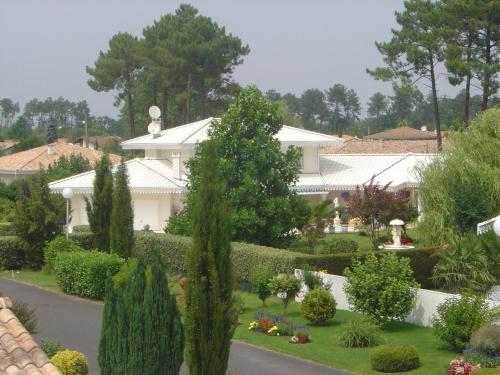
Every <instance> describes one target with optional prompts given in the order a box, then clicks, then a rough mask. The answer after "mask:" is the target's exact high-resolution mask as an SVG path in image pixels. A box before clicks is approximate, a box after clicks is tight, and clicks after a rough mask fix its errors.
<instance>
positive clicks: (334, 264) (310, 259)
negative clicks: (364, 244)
mask: <svg viewBox="0 0 500 375" xmlns="http://www.w3.org/2000/svg"><path fill="white" fill-rule="evenodd" d="M74 235H75V234H73V235H72V237H71V238H72V239H73V240H74V241H76V242H80V244H82V239H83V233H78V236H82V237H80V238H76V237H73V236H74ZM191 244H192V241H191V238H190V237H184V236H177V235H173V234H165V233H153V232H136V236H135V254H139V253H143V254H145V255H146V257H149V256H151V254H153V251H154V250H155V249H158V250H159V251H160V254H162V257H163V261H164V262H165V264H166V266H167V268H168V270H169V271H172V272H183V271H184V270H185V268H184V258H185V254H186V253H187V251H188V250H189V248H190V246H191ZM232 246H233V249H232V252H231V259H232V264H233V271H234V273H235V276H236V278H237V279H238V280H240V281H249V280H250V274H251V272H252V271H253V270H254V269H255V268H256V267H257V266H260V265H262V266H267V267H269V268H270V269H271V272H272V273H273V274H274V275H277V274H279V273H291V272H293V270H294V269H295V268H302V267H304V266H312V267H314V268H315V269H326V270H328V272H329V273H331V274H334V275H343V274H344V270H345V269H346V267H350V266H351V264H352V259H353V258H354V257H356V256H363V255H362V254H352V253H351V254H332V255H305V254H301V253H296V252H292V251H288V250H284V249H276V248H272V247H266V246H258V245H253V244H247V243H242V242H233V243H232ZM82 247H85V246H83V245H82ZM437 251H439V249H436V248H423V249H410V250H400V251H397V252H396V255H398V256H404V257H408V258H410V265H411V267H412V269H413V272H414V277H415V279H416V280H417V281H418V282H419V284H420V285H421V287H422V288H430V287H432V285H433V284H432V283H431V281H430V277H431V275H432V268H433V267H434V265H435V264H436V263H437V258H436V257H435V256H434V254H435V253H436V252H437ZM390 252H394V251H392V250H383V251H377V252H376V253H375V255H376V256H380V255H382V254H386V253H390Z"/></svg>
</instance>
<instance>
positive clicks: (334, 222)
mask: <svg viewBox="0 0 500 375" xmlns="http://www.w3.org/2000/svg"><path fill="white" fill-rule="evenodd" d="M333 205H334V206H335V208H339V198H338V197H335V199H334V200H333ZM333 225H335V226H336V227H339V226H340V216H339V211H338V210H335V219H333Z"/></svg>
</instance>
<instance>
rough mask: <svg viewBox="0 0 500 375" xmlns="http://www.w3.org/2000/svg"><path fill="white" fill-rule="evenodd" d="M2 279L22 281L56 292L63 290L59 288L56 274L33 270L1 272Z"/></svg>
mask: <svg viewBox="0 0 500 375" xmlns="http://www.w3.org/2000/svg"><path fill="white" fill-rule="evenodd" d="M0 277H4V278H6V279H10V280H17V281H22V282H24V283H27V284H32V285H36V286H39V287H41V288H45V289H51V290H56V291H58V292H60V291H61V289H60V288H59V287H58V286H57V283H56V276H55V274H51V273H48V272H45V271H33V270H18V271H1V272H0Z"/></svg>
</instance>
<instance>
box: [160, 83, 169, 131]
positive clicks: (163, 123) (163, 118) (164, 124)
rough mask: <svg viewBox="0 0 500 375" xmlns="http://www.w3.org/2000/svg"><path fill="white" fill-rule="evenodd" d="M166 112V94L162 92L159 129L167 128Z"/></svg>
mask: <svg viewBox="0 0 500 375" xmlns="http://www.w3.org/2000/svg"><path fill="white" fill-rule="evenodd" d="M167 110H168V92H167V90H165V91H163V95H162V102H161V128H162V129H166V128H167Z"/></svg>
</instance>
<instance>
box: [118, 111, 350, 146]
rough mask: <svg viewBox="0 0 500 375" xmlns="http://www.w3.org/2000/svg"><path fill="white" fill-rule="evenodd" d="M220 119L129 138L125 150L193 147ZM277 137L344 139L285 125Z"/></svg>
mask: <svg viewBox="0 0 500 375" xmlns="http://www.w3.org/2000/svg"><path fill="white" fill-rule="evenodd" d="M219 120H220V119H217V118H213V117H210V118H207V119H205V120H201V121H197V122H193V123H190V124H186V125H181V126H177V127H175V128H171V129H166V130H163V131H161V133H160V135H159V136H158V137H156V138H154V137H153V136H152V135H150V134H147V135H143V136H142V137H137V138H133V139H129V140H128V141H125V142H122V143H121V145H122V147H123V149H125V150H136V149H151V148H158V149H178V148H180V147H193V146H194V145H196V143H199V142H202V141H205V140H206V139H208V129H209V127H210V125H212V124H216V123H217V121H219ZM276 138H277V139H278V140H279V141H280V142H281V143H282V144H286V145H308V144H309V145H319V146H324V147H326V146H334V145H341V144H342V142H343V140H342V139H341V138H337V137H334V136H331V135H327V134H321V133H316V132H312V131H309V130H305V129H300V128H294V127H291V126H286V125H284V126H283V127H282V128H281V130H280V131H279V132H278V134H276Z"/></svg>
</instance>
